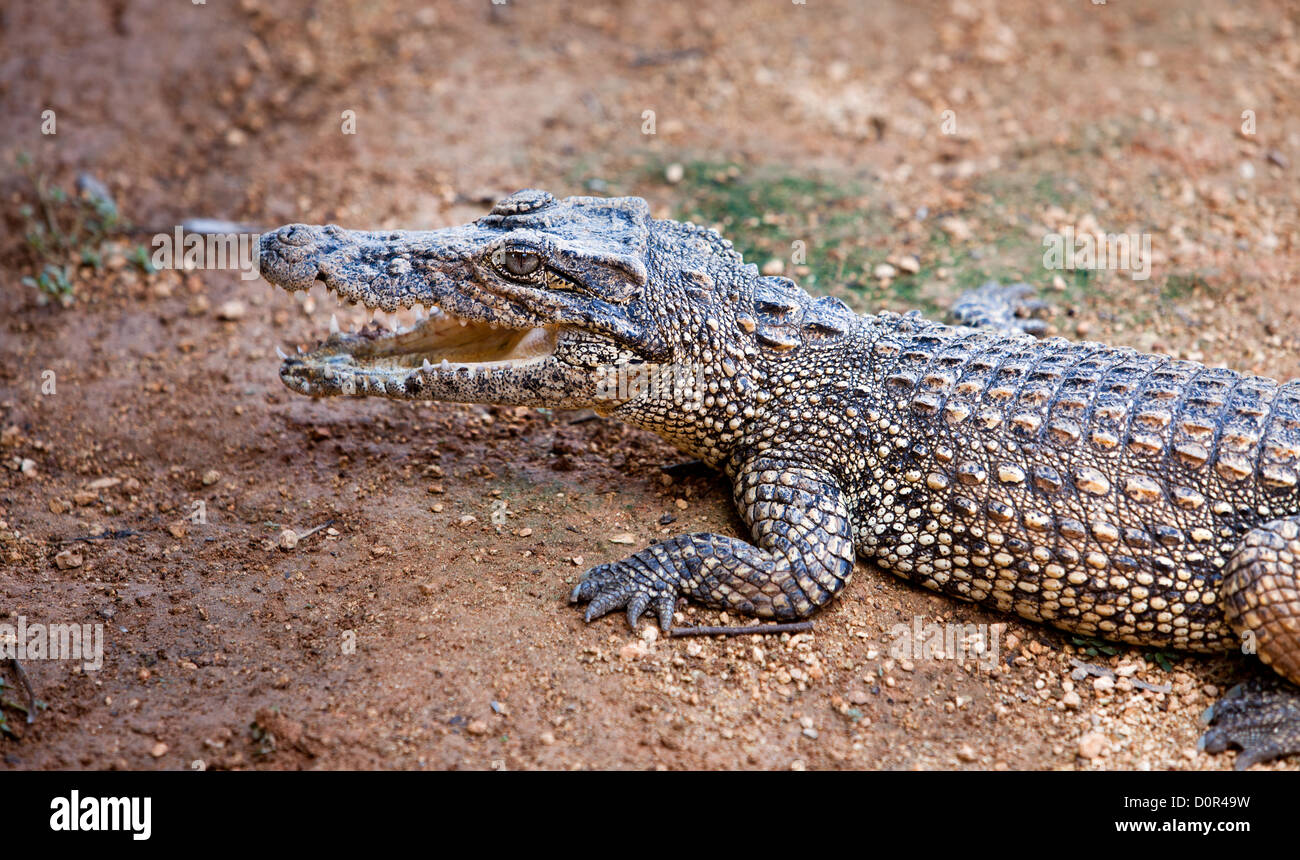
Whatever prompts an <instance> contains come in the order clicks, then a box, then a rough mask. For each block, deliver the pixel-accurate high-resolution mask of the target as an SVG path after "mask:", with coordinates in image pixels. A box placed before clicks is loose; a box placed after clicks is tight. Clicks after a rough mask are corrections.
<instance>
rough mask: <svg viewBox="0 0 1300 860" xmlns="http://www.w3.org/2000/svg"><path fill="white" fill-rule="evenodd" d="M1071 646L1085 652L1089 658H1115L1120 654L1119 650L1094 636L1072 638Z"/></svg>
mask: <svg viewBox="0 0 1300 860" xmlns="http://www.w3.org/2000/svg"><path fill="white" fill-rule="evenodd" d="M1070 644H1071V645H1073V646H1074V647H1076V648H1079V649H1081V650H1082V651H1083V653H1084V654H1087V655H1088V656H1089V657H1098V656H1104V657H1114V656H1115V655H1116V654H1118V653H1119V648H1116V647H1115V646H1114V645H1112V644H1110V643H1109V642H1106V641H1104V640H1101V639H1096V638H1093V637H1092V636H1071V637H1070Z"/></svg>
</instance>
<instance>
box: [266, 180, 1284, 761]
mask: <svg viewBox="0 0 1300 860" xmlns="http://www.w3.org/2000/svg"><path fill="white" fill-rule="evenodd" d="M260 269H261V272H262V275H263V277H265V278H266V279H267V280H268V281H270V282H271V283H272V284H275V285H278V286H280V287H282V288H284V289H286V290H290V291H295V290H307V289H310V288H311V287H313V286H314V285H315V284H316V283H318V282H323V283H324V285H325V288H326V289H327V290H328V291H329V292H331V293H333V294H334V295H335V296H336V297H337V298H338V299H340V300H342V301H344V302H347V303H352V304H360V305H364V306H365V307H366V308H370V309H372V310H383V311H388V312H392V311H397V310H398V309H415V311H416V313H417V314H418V315H419V318H418V319H417V321H416V322H415V323H414V324H413V325H410V326H408V327H404V328H403V327H398V328H397V329H395V330H388V329H386V328H380V327H376V326H366V327H364V328H362V329H361V330H360V331H355V332H345V331H343V330H341V329H340V327H339V326H338V325H337V321H336V320H332V322H331V331H330V333H329V335H328V337H327V338H326V339H325V340H324V341H323V342H321V343H320V344H319V345H318V346H316V347H315V348H313V349H312V350H310V351H308V352H305V353H300V354H299V355H295V356H286V357H285V358H284V361H283V364H282V365H281V368H280V378H281V380H282V381H283V382H284V384H285V385H286V386H288V387H289V388H290V389H292V390H294V391H297V392H299V393H302V394H306V395H310V396H313V397H328V396H334V395H352V396H357V397H366V396H370V397H387V398H393V399H398V400H411V401H450V402H461V403H486V404H500V405H514V406H534V407H550V408H562V409H591V410H594V411H595V412H596V413H597V414H599V415H601V416H605V417H609V418H614V419H619V420H622V421H625V422H627V423H629V424H632V425H635V426H637V427H640V428H644V429H646V430H649V431H652V432H654V433H657V434H658V435H660V436H661V437H663V438H664V439H666V440H668V441H669V442H671V443H672V444H674V445H675V446H676V447H678V448H679V449H681V450H682V451H684V452H687V454H689V455H690V456H693V457H695V458H697V459H699V460H702V461H703V462H704V463H706V464H708V465H709V466H711V467H713V468H715V469H717V470H720V471H721V472H722V473H724V474H725V475H726V476H727V477H728V478H729V479H730V481H731V485H732V489H733V496H734V500H735V504H736V507H737V509H738V510H739V512H740V514H741V516H742V517H743V518H744V520H745V522H746V523H747V524H748V526H749V528H750V531H751V539H750V540H746V539H742V538H739V537H734V536H731V535H720V534H711V533H695V534H682V535H678V536H676V537H672V538H670V539H668V540H664V541H661V542H658V543H655V544H653V545H651V546H649V547H646V548H645V549H642V550H640V551H639V552H636V553H633V554H632V555H630V556H628V557H627V558H624V559H621V560H618V561H613V562H610V563H607V564H601V565H597V566H595V567H593V568H592V569H591V570H589V571H587V572H586V574H585V575H584V576H583V577H582V579H581V580H580V582H579V583H578V584H577V586H576V587H575V588H574V589H573V591H572V594H571V595H570V601H571V602H573V603H585V604H586V611H585V619H586V620H587V621H588V622H590V621H593V620H594V619H596V618H598V617H600V616H602V615H605V614H607V613H609V612H612V611H615V610H619V609H622V610H624V613H625V616H626V619H627V622H628V623H629V624H630V625H633V626H635V625H636V624H637V621H638V619H640V618H641V617H642V615H643V614H645V613H651V614H652V615H653V616H654V617H656V618H657V620H658V622H659V624H660V625H661V626H662V627H663V628H664V629H665V630H668V629H669V628H670V627H671V625H672V621H673V614H674V609H675V607H676V605H677V601H678V600H679V599H680V598H686V599H689V600H692V601H696V602H699V603H702V604H704V605H707V606H710V607H718V608H725V609H728V610H733V611H735V612H738V613H741V614H750V615H755V616H759V617H762V618H771V619H798V618H805V617H807V616H809V615H811V614H812V613H814V612H816V611H817V610H818V609H820V608H821V607H824V606H826V605H827V604H828V603H829V602H830V601H831V600H832V599H833V598H834V597H835V595H836V594H838V593H839V592H841V591H842V590H843V589H844V587H845V586H846V585H847V584H848V583H849V581H850V578H851V576H852V575H853V572H854V566H855V562H856V561H857V560H858V559H863V560H866V561H869V562H872V563H874V564H875V565H877V566H878V567H880V568H883V569H885V570H887V571H890V572H892V573H895V574H897V575H899V576H901V577H904V578H906V579H908V580H910V581H911V582H913V583H916V584H918V585H920V586H923V587H925V588H928V589H932V590H935V591H938V592H942V593H943V594H946V595H949V596H951V597H954V598H957V599H959V600H963V601H970V602H974V603H979V604H983V605H986V606H988V607H992V608H994V609H997V610H1001V611H1003V612H1008V613H1015V614H1017V615H1019V616H1021V617H1023V618H1026V619H1030V620H1033V621H1039V622H1044V623H1046V624H1050V625H1053V626H1055V627H1057V628H1061V629H1063V630H1067V631H1072V632H1074V633H1077V634H1080V635H1083V636H1088V637H1098V638H1102V639H1107V640H1114V641H1119V642H1125V643H1131V644H1134V645H1140V646H1149V647H1156V648H1160V649H1165V648H1172V649H1183V650H1187V651H1192V652H1224V651H1231V650H1235V649H1239V650H1242V651H1245V652H1248V653H1255V654H1257V655H1258V657H1259V659H1260V660H1262V661H1263V662H1264V663H1265V664H1267V665H1268V666H1270V667H1272V669H1273V670H1274V671H1275V673H1276V674H1272V673H1263V674H1261V676H1260V677H1258V678H1252V679H1251V680H1249V681H1248V682H1246V683H1245V684H1242V685H1238V687H1236V688H1234V690H1233V691H1232V692H1231V693H1230V694H1229V696H1227V697H1225V698H1224V699H1222V700H1221V701H1220V702H1219V703H1217V704H1216V705H1214V706H1213V707H1212V708H1211V709H1210V711H1209V712H1208V714H1207V717H1206V720H1207V722H1208V723H1209V727H1208V729H1207V731H1206V733H1205V735H1204V737H1203V738H1202V739H1201V743H1202V746H1203V748H1205V749H1207V750H1210V751H1212V752H1220V751H1223V750H1224V749H1228V748H1239V749H1241V750H1242V751H1241V752H1240V753H1239V754H1238V756H1237V759H1236V762H1235V763H1236V765H1237V766H1238V767H1246V766H1248V765H1249V764H1251V763H1254V762H1257V761H1264V760H1267V759H1270V758H1276V757H1281V756H1285V755H1289V754H1292V753H1296V752H1300V690H1298V689H1297V688H1296V687H1295V686H1294V685H1295V684H1297V683H1300V584H1298V583H1297V577H1296V559H1297V557H1300V487H1298V486H1297V471H1298V470H1300V380H1298V381H1291V382H1286V383H1278V382H1276V381H1274V380H1271V379H1266V378H1263V377H1260V376H1255V375H1251V374H1245V373H1238V372H1234V371H1232V370H1228V369H1222V368H1211V367H1206V366H1204V365H1201V364H1198V363H1195V362H1192V361H1185V360H1178V359H1175V358H1172V357H1170V356H1167V355H1148V354H1143V353H1140V352H1136V351H1134V350H1132V349H1127V348H1117V347H1112V346H1107V345H1104V344H1100V343H1092V342H1073V341H1070V340H1067V339H1064V338H1061V337H1050V338H1046V337H1043V335H1045V334H1046V331H1045V329H1046V327H1047V324H1046V322H1045V320H1044V316H1045V314H1044V313H1043V312H1042V311H1043V308H1044V307H1045V305H1044V304H1043V303H1042V302H1041V301H1039V300H1037V299H1035V298H1034V297H1033V295H1032V290H1031V288H1029V287H1027V286H1026V285H1023V284H1013V285H1001V284H998V283H991V284H987V285H985V286H984V287H982V288H980V289H979V290H977V291H974V292H973V293H972V294H970V295H968V296H967V297H965V298H963V299H962V300H960V301H959V302H958V303H957V304H956V305H955V306H954V308H953V310H952V315H953V320H952V322H951V323H945V322H939V321H933V320H930V319H927V318H925V317H923V316H922V315H920V314H919V313H918V312H915V311H914V312H911V313H906V314H901V315H900V314H895V313H888V312H882V313H877V314H869V315H859V314H857V313H855V312H853V311H852V310H851V309H850V308H849V306H848V305H847V304H845V303H844V302H843V301H841V300H840V299H838V298H835V297H830V296H822V297H813V296H811V295H810V294H809V293H807V292H806V291H804V290H803V289H802V288H801V287H800V286H799V285H797V284H796V283H795V282H794V281H793V280H791V279H789V278H787V277H783V276H774V275H763V274H761V273H760V272H759V270H758V269H757V268H756V267H755V266H753V265H752V264H747V263H745V262H744V260H743V259H742V256H741V255H740V254H739V253H738V252H737V251H736V250H735V249H734V247H733V246H732V244H731V242H729V241H728V240H726V239H725V238H723V237H722V236H721V235H720V234H719V233H718V232H716V231H714V230H712V229H709V228H707V227H704V226H700V225H696V224H693V223H689V222H677V221H672V220H665V219H655V218H652V217H651V215H650V211H649V207H648V205H647V204H646V202H645V201H644V200H642V199H640V198H635V197H626V198H600V197H569V198H564V199H557V198H555V197H553V196H552V195H551V194H549V193H547V192H545V191H540V190H531V189H530V190H524V191H520V192H517V193H515V194H512V195H510V196H509V197H506V198H505V199H503V200H501V201H500V202H498V203H497V204H496V205H495V206H494V207H493V208H492V210H491V211H490V213H489V214H487V215H486V216H484V217H482V218H479V219H478V220H476V221H473V222H472V223H469V224H465V225H462V226H456V227H450V228H446V229H440V230H430V231H402V230H390V231H379V232H365V231H354V230H347V229H343V228H341V227H338V226H334V225H329V226H310V225H305V224H290V225H286V226H284V227H281V228H279V229H277V230H275V231H273V232H270V233H267V234H265V235H263V237H262V238H261V241H260Z"/></svg>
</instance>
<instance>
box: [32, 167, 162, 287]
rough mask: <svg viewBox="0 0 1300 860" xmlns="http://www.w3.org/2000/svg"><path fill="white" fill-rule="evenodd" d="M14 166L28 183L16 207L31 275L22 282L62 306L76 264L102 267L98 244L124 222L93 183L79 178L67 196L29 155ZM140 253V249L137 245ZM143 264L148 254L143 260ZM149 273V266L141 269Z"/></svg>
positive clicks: (122, 227)
mask: <svg viewBox="0 0 1300 860" xmlns="http://www.w3.org/2000/svg"><path fill="white" fill-rule="evenodd" d="M17 164H18V168H19V170H20V171H21V172H22V173H23V174H24V175H25V176H26V177H27V179H28V181H29V182H30V189H29V190H28V192H27V195H26V196H27V198H28V199H27V200H26V201H25V202H23V203H21V204H20V205H19V207H18V215H19V217H20V218H21V220H22V222H23V244H24V247H25V248H26V250H27V256H28V258H29V261H30V263H31V266H32V268H33V269H34V270H36V274H34V275H32V276H30V277H26V278H23V283H24V284H27V285H28V286H31V287H35V288H36V289H38V290H40V291H41V292H42V293H43V294H45V295H47V296H50V297H53V298H56V299H58V300H59V301H60V302H62V303H63V304H68V303H69V302H71V300H72V298H73V295H74V292H75V284H74V281H73V276H74V275H75V272H76V270H77V268H79V267H82V266H85V267H88V268H91V269H94V270H95V271H97V272H98V271H100V270H102V269H103V267H104V261H103V250H102V249H103V246H104V243H105V242H107V241H108V240H109V239H110V238H112V237H115V236H120V235H121V234H122V233H124V232H125V231H126V230H127V229H128V227H129V225H128V224H127V222H126V221H124V220H123V219H122V217H121V214H120V213H119V212H118V209H117V204H116V203H114V202H113V199H112V198H111V197H110V196H109V194H108V192H107V190H105V189H104V187H103V186H102V185H100V184H99V182H98V181H96V180H94V179H93V178H90V177H82V178H80V179H78V186H79V187H80V192H79V193H77V194H69V193H68V192H67V191H65V190H64V189H63V188H61V187H59V186H58V185H54V184H52V183H51V182H50V181H49V179H48V177H46V175H45V174H44V173H43V172H42V171H41V170H40V169H39V168H37V167H36V165H35V164H34V163H33V161H32V159H31V156H29V155H27V154H26V153H19V155H18V157H17ZM138 250H139V251H140V252H143V248H140V249H138ZM144 260H145V262H146V263H147V262H148V260H147V257H145V258H144ZM137 264H138V265H140V267H141V269H143V270H145V271H146V272H151V271H153V267H152V265H150V266H148V268H146V267H145V265H144V264H141V263H137Z"/></svg>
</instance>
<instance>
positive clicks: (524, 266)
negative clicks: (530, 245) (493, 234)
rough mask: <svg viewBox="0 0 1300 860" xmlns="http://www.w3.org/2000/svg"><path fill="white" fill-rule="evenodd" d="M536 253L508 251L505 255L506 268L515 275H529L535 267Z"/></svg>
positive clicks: (536, 261)
mask: <svg viewBox="0 0 1300 860" xmlns="http://www.w3.org/2000/svg"><path fill="white" fill-rule="evenodd" d="M537 264H538V260H537V255H536V254H520V253H510V254H507V255H506V268H507V269H509V270H510V272H511V273H512V274H515V275H529V274H532V273H533V272H534V271H535V270H536V269H537Z"/></svg>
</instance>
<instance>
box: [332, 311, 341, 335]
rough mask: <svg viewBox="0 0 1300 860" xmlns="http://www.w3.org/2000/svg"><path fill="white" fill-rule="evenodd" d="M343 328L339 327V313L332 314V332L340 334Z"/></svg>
mask: <svg viewBox="0 0 1300 860" xmlns="http://www.w3.org/2000/svg"><path fill="white" fill-rule="evenodd" d="M340 331H342V329H340V328H339V315H338V314H330V334H338V333H339V332H340Z"/></svg>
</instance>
